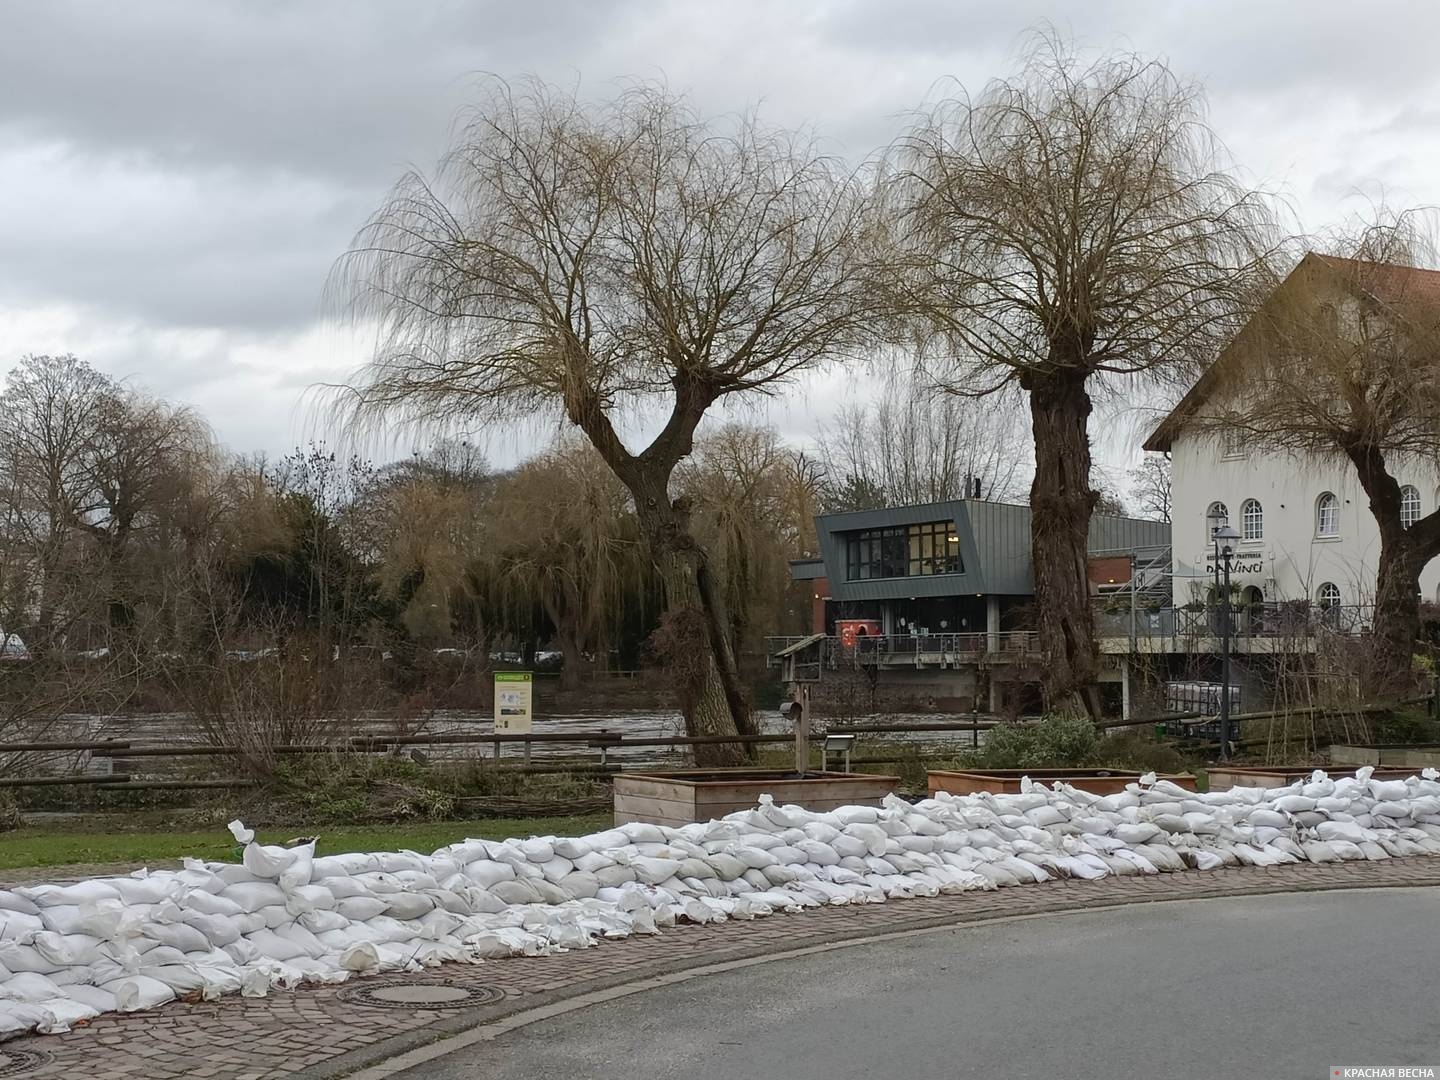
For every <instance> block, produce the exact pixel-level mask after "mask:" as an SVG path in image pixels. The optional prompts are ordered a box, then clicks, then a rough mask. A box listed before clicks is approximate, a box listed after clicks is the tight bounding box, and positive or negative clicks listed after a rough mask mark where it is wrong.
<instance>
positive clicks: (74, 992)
mask: <svg viewBox="0 0 1440 1080" xmlns="http://www.w3.org/2000/svg"><path fill="white" fill-rule="evenodd" d="M64 991H65V996H66V997H67V998H69V999H70V1000H71V1001H76V1002H79V1003H80V1004H81V1005H86V1006H88V1007H90V1008H92V1009H94V1010H95V1012H96V1014H97V1015H98V1014H99V1013H107V1012H115V1011H116V1009H117V1008H118V1006H117V1005H116V1002H115V995H114V994H112V993H111V992H110V991H109V990H106V989H105V988H103V987H100V986H87V985H85V984H83V983H76V984H74V985H71V986H66V987H64Z"/></svg>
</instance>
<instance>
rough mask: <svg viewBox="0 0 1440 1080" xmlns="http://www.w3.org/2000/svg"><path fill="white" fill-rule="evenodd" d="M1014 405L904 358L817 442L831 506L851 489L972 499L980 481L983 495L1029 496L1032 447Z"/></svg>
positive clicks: (884, 498)
mask: <svg viewBox="0 0 1440 1080" xmlns="http://www.w3.org/2000/svg"><path fill="white" fill-rule="evenodd" d="M1009 404H1010V403H1006V402H1004V401H1002V400H994V399H992V400H990V401H986V402H980V401H976V400H975V399H973V398H968V397H964V396H961V395H957V394H953V393H947V392H946V391H945V390H944V388H941V387H937V386H935V385H934V383H933V382H932V381H931V380H929V379H927V378H926V376H925V374H924V373H923V372H922V371H920V370H918V369H917V368H916V367H914V366H913V365H910V364H906V363H904V362H903V361H897V362H896V363H895V365H894V367H893V368H892V369H891V370H890V371H889V372H888V373H887V377H886V378H885V381H884V383H883V385H882V386H881V388H880V390H879V393H878V394H877V395H875V396H873V397H870V398H868V399H866V400H864V401H861V402H852V403H851V404H849V405H847V406H846V407H845V408H844V409H842V410H841V412H840V415H839V416H838V417H837V418H836V421H835V423H834V424H832V425H830V426H829V427H827V428H826V429H825V431H823V432H822V433H821V435H820V437H819V439H818V440H817V441H818V442H819V450H820V457H821V458H822V459H823V461H824V462H825V470H826V474H827V477H828V478H829V481H830V484H831V485H832V492H831V495H832V498H831V502H832V504H837V503H844V502H845V501H846V499H845V497H844V495H843V494H841V493H842V492H845V491H848V492H850V493H851V495H852V499H853V496H854V495H855V493H858V492H862V491H863V492H870V493H873V494H870V495H868V496H865V497H863V498H865V501H869V500H870V499H873V500H875V501H878V502H880V503H884V504H889V505H896V504H906V503H926V502H942V501H944V500H947V499H968V498H974V497H975V491H976V488H977V485H978V489H979V491H980V497H981V498H985V499H991V500H999V501H1014V500H1018V499H1022V498H1024V493H1025V479H1026V474H1027V473H1028V472H1029V465H1030V448H1029V446H1028V445H1027V441H1026V439H1025V430H1024V427H1023V423H1022V421H1021V418H1020V416H1019V414H1018V413H1017V412H1015V411H1014V410H1013V409H1012V408H1010V407H1008V405H1009ZM836 508H837V509H838V508H840V507H839V506H837V507H836ZM844 508H845V509H855V510H861V509H868V508H869V507H866V506H845V507H844Z"/></svg>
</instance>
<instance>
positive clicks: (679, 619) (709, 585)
mask: <svg viewBox="0 0 1440 1080" xmlns="http://www.w3.org/2000/svg"><path fill="white" fill-rule="evenodd" d="M659 473H660V470H658V469H657V470H647V471H646V472H645V473H643V474H640V475H638V476H637V477H636V478H635V482H634V483H632V484H630V485H629V486H630V489H631V493H632V494H633V495H634V496H635V505H636V513H637V516H638V517H639V519H640V525H641V528H642V529H643V530H644V534H645V539H646V542H647V544H648V546H649V548H650V553H651V557H652V558H653V559H654V560H655V564H656V566H657V567H658V569H659V571H660V578H661V581H662V582H663V584H664V587H665V608H666V620H667V627H666V631H667V634H666V645H667V649H668V652H669V655H668V657H667V659H668V661H669V663H670V664H671V667H672V669H673V670H674V671H675V674H676V678H677V687H676V689H677V690H678V691H679V693H680V697H681V706H682V711H683V712H684V715H685V730H686V732H687V733H688V734H690V735H692V736H705V735H735V734H741V735H753V734H754V733H755V730H754V729H755V725H754V721H753V720H752V718H751V716H750V709H749V704H748V702H747V701H746V699H745V695H744V692H743V688H742V687H741V686H740V680H739V676H738V674H737V672H736V670H735V657H734V653H733V651H732V650H731V648H730V641H729V636H728V634H727V632H726V631H727V627H726V625H725V616H724V611H723V606H722V603H721V601H720V598H719V596H718V590H717V589H716V587H715V583H714V580H713V576H712V574H711V572H710V567H709V564H708V561H707V560H706V558H705V553H704V552H703V551H702V550H701V549H700V546H699V545H698V544H697V543H696V542H695V539H694V537H693V536H691V534H690V529H689V514H688V513H687V510H686V507H685V506H684V504H683V503H680V504H672V503H671V502H670V499H669V496H668V492H667V487H668V484H667V481H668V479H669V478H668V476H661V475H660V474H659ZM754 745H755V744H753V743H746V744H740V743H708V744H699V745H697V746H696V747H695V762H696V764H697V765H703V766H707V767H722V766H736V765H744V764H747V763H748V762H750V761H752V760H753V758H754Z"/></svg>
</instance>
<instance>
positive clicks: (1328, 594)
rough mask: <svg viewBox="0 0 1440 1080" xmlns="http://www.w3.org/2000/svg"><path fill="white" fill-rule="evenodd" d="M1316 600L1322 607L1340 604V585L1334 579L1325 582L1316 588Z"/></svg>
mask: <svg viewBox="0 0 1440 1080" xmlns="http://www.w3.org/2000/svg"><path fill="white" fill-rule="evenodd" d="M1315 602H1316V603H1317V604H1319V605H1320V606H1321V607H1322V608H1332V607H1339V606H1340V586H1339V585H1336V584H1335V583H1334V582H1333V581H1327V582H1324V583H1323V584H1322V585H1321V586H1320V588H1318V589H1316V590H1315Z"/></svg>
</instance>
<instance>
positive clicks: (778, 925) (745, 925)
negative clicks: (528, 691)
mask: <svg viewBox="0 0 1440 1080" xmlns="http://www.w3.org/2000/svg"><path fill="white" fill-rule="evenodd" d="M1414 886H1440V857H1428V858H1427V857H1415V858H1407V859H1389V860H1385V861H1383V862H1348V863H1339V864H1322V865H1316V864H1312V863H1303V864H1291V865H1286V866H1277V867H1236V868H1226V869H1220V870H1211V871H1184V872H1178V873H1173V874H1161V875H1158V876H1154V877H1121V878H1113V877H1106V878H1101V879H1099V880H1097V881H1082V880H1077V879H1069V880H1061V881H1052V882H1047V883H1044V884H1034V885H1022V886H1018V887H1013V888H1008V889H1000V890H996V891H992V892H968V893H961V894H959V895H956V896H939V897H933V898H925V899H913V900H892V901H889V902H888V903H885V904H867V905H857V906H847V907H827V908H818V909H810V910H806V911H804V912H801V913H797V914H791V915H786V914H778V913H777V914H775V915H771V916H769V917H767V918H764V919H760V920H756V921H754V922H736V921H732V922H725V923H719V924H711V925H706V926H684V927H677V928H675V929H673V930H666V931H665V932H664V933H663V934H662V935H660V936H658V937H632V938H626V939H623V940H619V941H603V942H601V943H600V944H599V945H597V946H596V947H594V948H590V949H582V950H577V951H573V952H567V953H560V954H556V955H553V956H543V957H526V958H516V959H510V960H493V961H489V962H487V963H484V964H479V965H462V964H447V965H445V966H443V967H441V968H438V969H434V970H432V971H427V972H424V973H421V974H416V975H414V976H403V975H386V976H378V977H375V978H371V979H363V980H353V981H351V982H347V983H345V984H342V985H340V986H326V987H302V988H301V989H298V990H295V991H293V992H283V991H274V992H272V993H271V994H270V996H269V997H266V998H241V997H226V998H222V999H221V1000H218V1001H213V1002H205V1003H202V1004H195V1005H187V1004H181V1003H171V1004H169V1005H166V1006H163V1007H162V1008H159V1009H153V1010H149V1011H147V1012H143V1013H130V1014H109V1015H105V1016H102V1017H99V1018H98V1019H96V1020H94V1021H93V1022H92V1023H91V1024H90V1025H88V1026H87V1027H85V1028H81V1029H79V1030H77V1031H73V1032H70V1033H68V1034H65V1035H50V1036H26V1037H24V1038H21V1039H16V1040H12V1041H10V1042H7V1043H4V1044H3V1045H0V1070H3V1075H6V1076H23V1077H27V1078H29V1077H34V1078H37V1080H38V1078H42V1077H43V1078H47V1080H48V1078H60V1077H76V1076H105V1077H114V1078H117V1080H132V1078H133V1080H138V1078H143V1080H169V1078H176V1080H178V1078H181V1077H186V1078H188V1077H195V1078H198V1080H204V1078H216V1080H219V1078H224V1080H263V1078H267V1077H281V1076H287V1077H299V1078H301V1080H331V1078H334V1077H340V1076H348V1075H352V1074H354V1073H357V1072H360V1071H361V1070H368V1076H371V1077H379V1076H383V1075H387V1074H389V1073H391V1072H393V1071H394V1069H393V1068H383V1067H380V1066H381V1065H382V1063H384V1062H387V1061H391V1060H392V1059H394V1058H396V1057H398V1056H400V1055H405V1054H412V1053H414V1052H417V1051H419V1053H414V1056H415V1058H416V1062H418V1061H422V1060H425V1059H429V1058H432V1057H434V1056H438V1054H440V1053H443V1052H445V1050H444V1049H442V1048H440V1047H439V1046H432V1044H438V1043H440V1042H441V1041H442V1040H446V1039H452V1038H455V1037H457V1036H466V1035H467V1034H469V1036H470V1037H469V1038H468V1039H466V1041H468V1042H473V1041H476V1040H477V1039H482V1038H485V1037H487V1034H493V1033H494V1031H502V1030H505V1029H506V1028H508V1027H513V1026H518V1024H519V1023H523V1022H524V1018H523V1017H521V1016H520V1014H525V1013H532V1012H534V1011H535V1010H545V1011H546V1012H547V1013H548V1012H551V1011H552V1007H555V1008H554V1009H553V1011H556V1012H558V1011H567V1010H566V1009H565V1008H564V1004H563V1003H565V1002H567V1001H575V1005H572V1006H571V1008H573V1007H577V1006H579V1005H581V1004H582V1003H585V1002H588V1001H590V1000H594V998H595V997H597V996H616V995H615V994H614V993H613V992H614V991H616V990H618V989H619V988H624V987H635V988H636V989H644V988H647V986H648V985H650V984H653V982H654V980H656V979H662V980H663V981H672V980H671V979H667V978H665V977H666V976H675V975H679V974H681V973H686V972H690V973H694V974H700V973H701V972H700V970H699V969H713V968H715V967H717V966H720V965H731V964H734V963H737V962H743V961H755V960H757V959H763V958H774V957H778V956H781V955H784V954H790V953H795V952H797V951H800V950H812V951H813V950H815V949H818V948H823V947H827V946H837V945H841V944H846V943H850V944H853V943H858V942H859V941H862V940H865V939H873V938H877V937H882V936H890V935H894V934H903V933H906V932H911V931H925V930H934V929H942V928H945V927H949V926H964V925H973V924H978V923H985V922H992V921H995V920H997V919H1011V918H1015V917H1017V916H1031V915H1045V914H1050V913H1058V912H1064V911H1076V910H1085V909H1093V908H1107V907H1115V906H1123V905H1127V904H1142V903H1152V902H1157V901H1167V900H1195V899H1207V898H1212V897H1223V896H1247V895H1260V894H1264V893H1279V892H1303V891H1314V890H1329V889H1367V888H1386V887H1390V888H1395V887H1414ZM689 977H694V976H693V974H692V975H691V976H689ZM392 983H405V984H409V985H412V986H414V985H419V984H424V983H440V984H444V985H445V986H446V987H447V988H460V989H462V990H465V989H468V990H470V991H472V992H470V993H466V994H465V995H463V996H462V995H460V994H457V993H455V992H454V989H448V990H447V991H446V993H445V994H444V995H443V996H445V997H449V998H455V999H457V1000H461V999H462V997H463V999H464V1000H461V1004H462V1005H463V1006H464V1007H460V1008H453V1007H450V1008H447V1007H446V1005H445V1003H444V1002H439V1003H436V1004H433V1005H431V1006H429V1007H427V1006H426V1004H425V1003H423V1002H417V1003H416V1004H415V1006H414V1007H413V1008H410V1007H407V1008H395V1007H374V1006H367V1005H365V1004H363V1003H356V1002H352V1001H347V1000H346V999H345V991H346V989H347V988H350V989H351V990H352V995H351V996H354V995H353V988H355V987H357V986H366V987H371V988H379V987H381V986H383V985H386V984H392ZM487 999H488V1003H485V1004H480V1005H474V1006H470V1005H464V1001H465V1000H480V1001H486V1000H487ZM576 999H580V1000H576ZM510 1018H514V1022H513V1023H510V1024H504V1023H502V1022H503V1021H506V1020H507V1019H510ZM536 1018H537V1019H538V1018H539V1016H538V1015H537V1016H536ZM492 1027H493V1028H494V1031H492V1032H488V1033H487V1031H486V1030H485V1029H487V1028H492ZM476 1032H480V1034H473V1033H476ZM427 1047H430V1048H431V1049H432V1050H433V1052H432V1053H429V1054H427V1053H424V1052H423V1048H427ZM413 1063H415V1062H412V1064H413ZM400 1065H401V1063H400V1062H396V1063H395V1066H396V1067H399V1066H400ZM7 1066H9V1067H8V1068H7ZM15 1066H18V1068H15Z"/></svg>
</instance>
